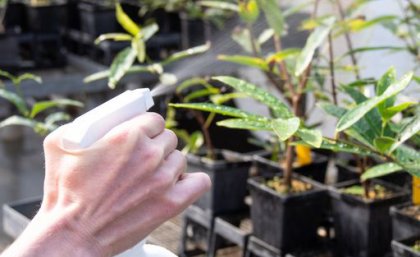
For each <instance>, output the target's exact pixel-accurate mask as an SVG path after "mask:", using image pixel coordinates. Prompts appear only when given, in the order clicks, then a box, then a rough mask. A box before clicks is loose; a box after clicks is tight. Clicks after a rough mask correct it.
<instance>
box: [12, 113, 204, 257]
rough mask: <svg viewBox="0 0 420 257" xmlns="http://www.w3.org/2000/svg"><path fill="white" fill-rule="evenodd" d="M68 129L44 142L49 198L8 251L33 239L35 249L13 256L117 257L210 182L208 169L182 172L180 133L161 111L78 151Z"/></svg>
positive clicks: (125, 125) (185, 205)
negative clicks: (66, 143)
mask: <svg viewBox="0 0 420 257" xmlns="http://www.w3.org/2000/svg"><path fill="white" fill-rule="evenodd" d="M66 128H67V126H63V127H61V128H59V129H58V130H56V131H55V132H53V133H52V134H50V135H49V136H48V137H47V138H46V139H45V141H44V150H45V162H46V167H45V169H46V177H45V184H44V199H43V203H42V206H41V209H40V211H39V213H38V214H37V215H36V217H35V218H34V220H33V221H32V222H31V224H30V225H29V227H28V228H27V229H26V230H25V232H24V233H23V235H22V236H21V237H20V238H19V239H18V240H17V241H18V242H16V243H15V245H20V246H15V247H14V246H12V247H11V249H9V252H10V251H12V252H13V249H18V250H19V249H20V252H24V251H22V248H25V245H28V244H29V245H30V246H31V254H30V255H16V254H15V255H10V256H38V255H39V256H58V255H59V256H62V257H64V256H67V255H66V253H68V256H113V255H115V254H118V253H120V252H123V251H124V250H126V249H128V248H130V247H131V246H133V245H135V244H136V243H137V242H138V241H140V240H142V239H143V238H145V237H146V236H147V235H148V234H149V233H150V232H152V231H153V230H154V229H155V228H156V227H158V226H159V225H160V224H161V223H163V222H164V221H166V220H168V219H169V218H171V217H173V216H175V215H177V214H178V213H180V212H181V211H182V210H183V209H185V208H186V207H187V206H188V205H190V204H191V203H193V202H194V201H195V200H197V199H198V197H199V196H200V195H201V194H202V193H204V192H205V191H206V190H208V189H209V187H210V183H211V182H210V179H209V177H208V176H207V175H205V174H203V173H195V174H185V173H183V172H184V170H185V169H186V161H185V157H184V156H183V155H182V154H181V153H180V152H179V151H177V150H175V148H176V145H177V138H176V136H175V135H174V133H173V132H171V131H169V130H166V129H165V128H164V120H163V118H162V117H161V116H159V115H158V114H155V113H145V114H142V115H140V116H137V117H135V118H133V119H132V120H129V121H126V122H124V123H122V124H120V125H119V126H117V127H115V128H114V129H112V130H111V131H110V132H109V133H107V134H106V135H105V136H104V137H103V138H102V139H101V140H99V141H97V142H96V143H95V144H93V145H92V146H91V147H89V148H87V149H83V150H78V151H67V150H65V149H63V148H62V147H61V139H62V137H63V135H64V133H65V131H66ZM31 242H32V243H31ZM66 251H69V252H66ZM18 252H19V251H18ZM48 253H50V254H48ZM5 256H7V251H6V255H5Z"/></svg>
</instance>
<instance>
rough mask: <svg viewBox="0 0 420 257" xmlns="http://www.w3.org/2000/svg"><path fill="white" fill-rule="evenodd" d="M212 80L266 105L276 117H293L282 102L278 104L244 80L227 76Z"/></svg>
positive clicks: (275, 99)
mask: <svg viewBox="0 0 420 257" xmlns="http://www.w3.org/2000/svg"><path fill="white" fill-rule="evenodd" d="M212 79H214V80H217V81H220V82H222V83H224V84H226V85H229V86H230V87H232V88H234V89H235V90H237V91H239V92H242V93H245V94H247V95H248V96H250V97H252V98H254V99H256V100H257V101H259V102H261V103H263V104H265V105H267V106H268V107H270V109H271V110H273V112H274V114H275V115H276V117H279V118H290V117H293V114H292V113H291V112H290V110H289V108H288V107H287V106H286V105H285V104H284V103H282V102H280V101H279V100H278V99H277V98H276V97H275V96H273V95H272V94H270V93H268V92H267V91H264V90H263V89H261V88H259V87H257V86H255V85H253V84H251V83H248V82H246V81H244V80H240V79H237V78H234V77H229V76H218V77H212Z"/></svg>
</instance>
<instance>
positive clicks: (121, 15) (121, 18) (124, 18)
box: [115, 2, 140, 36]
mask: <svg viewBox="0 0 420 257" xmlns="http://www.w3.org/2000/svg"><path fill="white" fill-rule="evenodd" d="M115 11H116V16H117V21H118V23H119V24H120V25H121V26H122V27H123V28H124V29H125V31H127V32H128V33H130V34H131V35H132V36H136V35H137V34H139V33H140V27H139V26H138V25H137V24H136V23H135V22H134V21H133V20H132V19H131V18H130V17H129V16H128V15H127V14H126V13H125V12H124V10H123V9H122V7H121V4H120V3H118V2H117V3H116V5H115Z"/></svg>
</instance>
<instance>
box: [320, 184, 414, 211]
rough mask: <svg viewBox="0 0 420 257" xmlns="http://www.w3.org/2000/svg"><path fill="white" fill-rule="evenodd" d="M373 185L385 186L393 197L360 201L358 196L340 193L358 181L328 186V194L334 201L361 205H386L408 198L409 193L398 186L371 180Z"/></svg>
mask: <svg viewBox="0 0 420 257" xmlns="http://www.w3.org/2000/svg"><path fill="white" fill-rule="evenodd" d="M372 182H373V183H375V184H379V185H382V186H385V187H386V188H388V189H390V190H392V191H393V195H392V196H391V197H388V198H385V199H368V200H366V199H362V198H360V197H358V196H354V195H351V194H347V193H344V192H341V191H340V189H342V188H345V187H348V186H353V185H356V184H360V181H358V180H350V181H345V182H343V183H338V184H336V185H332V186H329V187H328V188H329V192H330V196H331V197H332V198H334V199H339V200H345V201H349V202H354V203H358V204H363V205H369V206H372V205H381V204H383V203H388V202H393V201H394V200H396V199H400V198H408V196H409V192H408V191H407V190H405V189H403V188H400V187H398V186H395V185H393V184H391V183H387V182H384V181H381V180H376V179H374V180H372Z"/></svg>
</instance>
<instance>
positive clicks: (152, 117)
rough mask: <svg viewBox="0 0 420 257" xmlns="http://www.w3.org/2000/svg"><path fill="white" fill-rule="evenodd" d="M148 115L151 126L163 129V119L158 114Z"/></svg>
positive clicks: (151, 113)
mask: <svg viewBox="0 0 420 257" xmlns="http://www.w3.org/2000/svg"><path fill="white" fill-rule="evenodd" d="M148 115H149V118H150V120H151V122H152V123H153V125H155V126H159V127H161V128H164V127H165V119H164V118H163V117H162V116H161V115H160V114H158V113H155V112H149V113H148Z"/></svg>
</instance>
